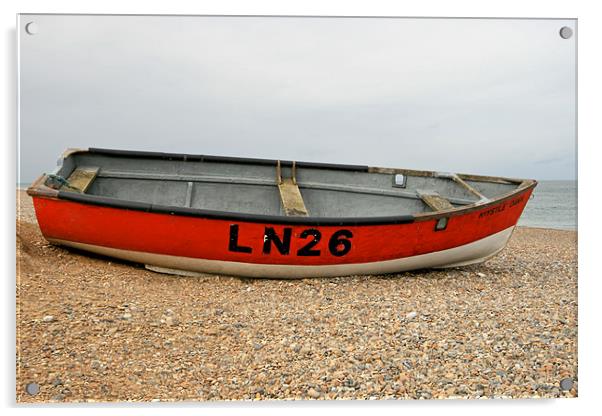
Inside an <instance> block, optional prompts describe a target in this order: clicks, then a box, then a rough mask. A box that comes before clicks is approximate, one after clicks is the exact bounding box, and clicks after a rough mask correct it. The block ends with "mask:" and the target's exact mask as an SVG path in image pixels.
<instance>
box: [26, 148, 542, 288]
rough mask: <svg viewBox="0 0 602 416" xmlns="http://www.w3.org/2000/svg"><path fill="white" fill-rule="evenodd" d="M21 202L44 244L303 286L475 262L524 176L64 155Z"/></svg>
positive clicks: (100, 152) (525, 186)
mask: <svg viewBox="0 0 602 416" xmlns="http://www.w3.org/2000/svg"><path fill="white" fill-rule="evenodd" d="M59 162H60V164H59V167H58V168H57V169H56V170H55V171H54V172H53V173H51V174H43V175H41V176H40V177H39V178H38V179H37V180H36V181H35V182H34V183H33V184H32V186H31V187H29V188H28V189H27V193H28V194H29V195H30V196H31V197H32V198H33V203H34V206H35V211H36V216H37V219H38V224H39V226H40V229H41V231H42V234H43V235H44V237H45V238H46V239H47V240H48V241H49V242H50V243H53V244H59V245H63V246H68V247H74V248H77V249H81V250H86V251H90V252H94V253H97V254H101V255H105V256H110V257H115V258H120V259H124V260H128V261H132V262H137V263H142V264H144V265H146V267H147V268H149V269H151V270H155V271H159V272H167V273H175V274H184V275H187V274H191V273H192V274H194V273H216V274H227V275H238V276H247V277H269V278H302V277H318V276H345V275H357V274H383V273H394V272H400V271H405V270H412V269H425V268H446V267H458V266H464V265H469V264H475V263H480V262H483V261H485V260H487V259H488V258H490V257H492V256H494V255H495V254H496V253H498V252H499V251H501V250H502V249H503V248H504V247H505V246H506V244H507V242H508V240H509V238H510V236H511V234H512V231H513V229H514V227H515V226H516V224H517V222H518V219H519V217H520V215H521V213H522V211H523V209H524V208H525V205H526V204H527V201H528V200H529V197H530V195H531V193H532V191H533V188H534V187H535V186H536V182H535V181H534V180H524V179H512V178H501V177H491V176H480V175H468V174H455V173H443V172H432V171H419V170H409V169H397V168H379V167H369V166H358V165H340V164H326V163H310V162H295V161H284V160H282V161H280V160H267V159H249V158H235V157H223V156H203V155H188V154H172V153H156V152H140V151H124V150H112V149H96V148H91V149H69V150H67V151H66V152H65V153H64V154H63V155H62V157H61V159H60V161H59Z"/></svg>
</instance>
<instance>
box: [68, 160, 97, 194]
mask: <svg viewBox="0 0 602 416" xmlns="http://www.w3.org/2000/svg"><path fill="white" fill-rule="evenodd" d="M98 171H99V168H98V167H92V166H90V167H85V166H80V167H77V168H75V169H74V170H73V172H71V175H69V177H68V178H67V182H69V186H68V187H67V188H66V189H67V190H68V189H69V188H72V189H77V190H78V191H79V192H82V193H85V192H86V191H87V190H88V188H89V187H90V185H91V184H92V182H93V181H94V179H95V178H96V176H97V175H98Z"/></svg>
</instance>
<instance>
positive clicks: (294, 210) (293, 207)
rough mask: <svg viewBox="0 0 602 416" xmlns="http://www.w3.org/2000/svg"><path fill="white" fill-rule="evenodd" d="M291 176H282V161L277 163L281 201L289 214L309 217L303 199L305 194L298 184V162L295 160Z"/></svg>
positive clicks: (277, 180) (285, 211)
mask: <svg viewBox="0 0 602 416" xmlns="http://www.w3.org/2000/svg"><path fill="white" fill-rule="evenodd" d="M291 176H292V177H291V178H288V179H283V178H282V169H281V166H280V161H278V163H277V165H276V182H277V183H278V190H279V191H280V201H281V202H282V207H283V208H284V213H285V214H286V215H287V216H296V217H307V216H308V215H309V213H308V212H307V208H306V207H305V202H304V201H303V195H301V190H300V189H299V186H298V185H297V178H296V176H297V175H296V164H295V162H293V165H292V168H291Z"/></svg>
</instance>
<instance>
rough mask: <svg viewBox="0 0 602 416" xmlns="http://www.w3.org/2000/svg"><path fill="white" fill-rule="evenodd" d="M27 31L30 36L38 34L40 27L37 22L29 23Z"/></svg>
mask: <svg viewBox="0 0 602 416" xmlns="http://www.w3.org/2000/svg"><path fill="white" fill-rule="evenodd" d="M25 31H26V32H27V33H28V34H30V35H35V34H36V33H38V25H37V24H36V23H35V22H29V23H27V24H26V25H25Z"/></svg>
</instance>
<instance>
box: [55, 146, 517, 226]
mask: <svg viewBox="0 0 602 416" xmlns="http://www.w3.org/2000/svg"><path fill="white" fill-rule="evenodd" d="M45 184H46V185H47V186H51V187H53V188H55V189H59V190H61V191H66V192H78V193H85V194H89V195H96V196H102V197H108V198H116V199H119V200H123V201H134V202H142V203H148V204H153V205H162V206H170V207H184V208H192V209H200V210H214V211H221V212H236V213H244V214H259V215H273V216H307V217H330V218H332V217H346V218H349V217H363V218H364V217H383V216H398V215H416V214H421V213H432V212H436V211H446V210H449V209H452V208H458V207H463V206H468V205H473V204H479V203H485V202H487V201H490V200H492V199H497V198H499V197H501V196H504V195H507V194H508V193H511V192H513V191H515V190H516V189H517V188H518V187H521V186H523V185H524V181H523V180H520V179H507V178H497V177H486V176H475V175H462V174H450V173H437V172H428V171H416V170H407V169H392V168H373V167H367V166H349V165H328V164H318V163H304V162H291V161H275V160H262V159H241V158H226V157H214V156H191V155H188V156H187V155H168V154H154V153H149V154H148V155H146V156H145V155H144V154H141V153H136V152H125V151H109V150H100V149H90V150H89V151H72V152H70V153H69V154H67V156H66V157H65V158H64V159H63V160H62V166H61V167H60V168H59V169H57V171H56V172H55V174H51V175H48V176H47V178H46V182H45Z"/></svg>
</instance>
